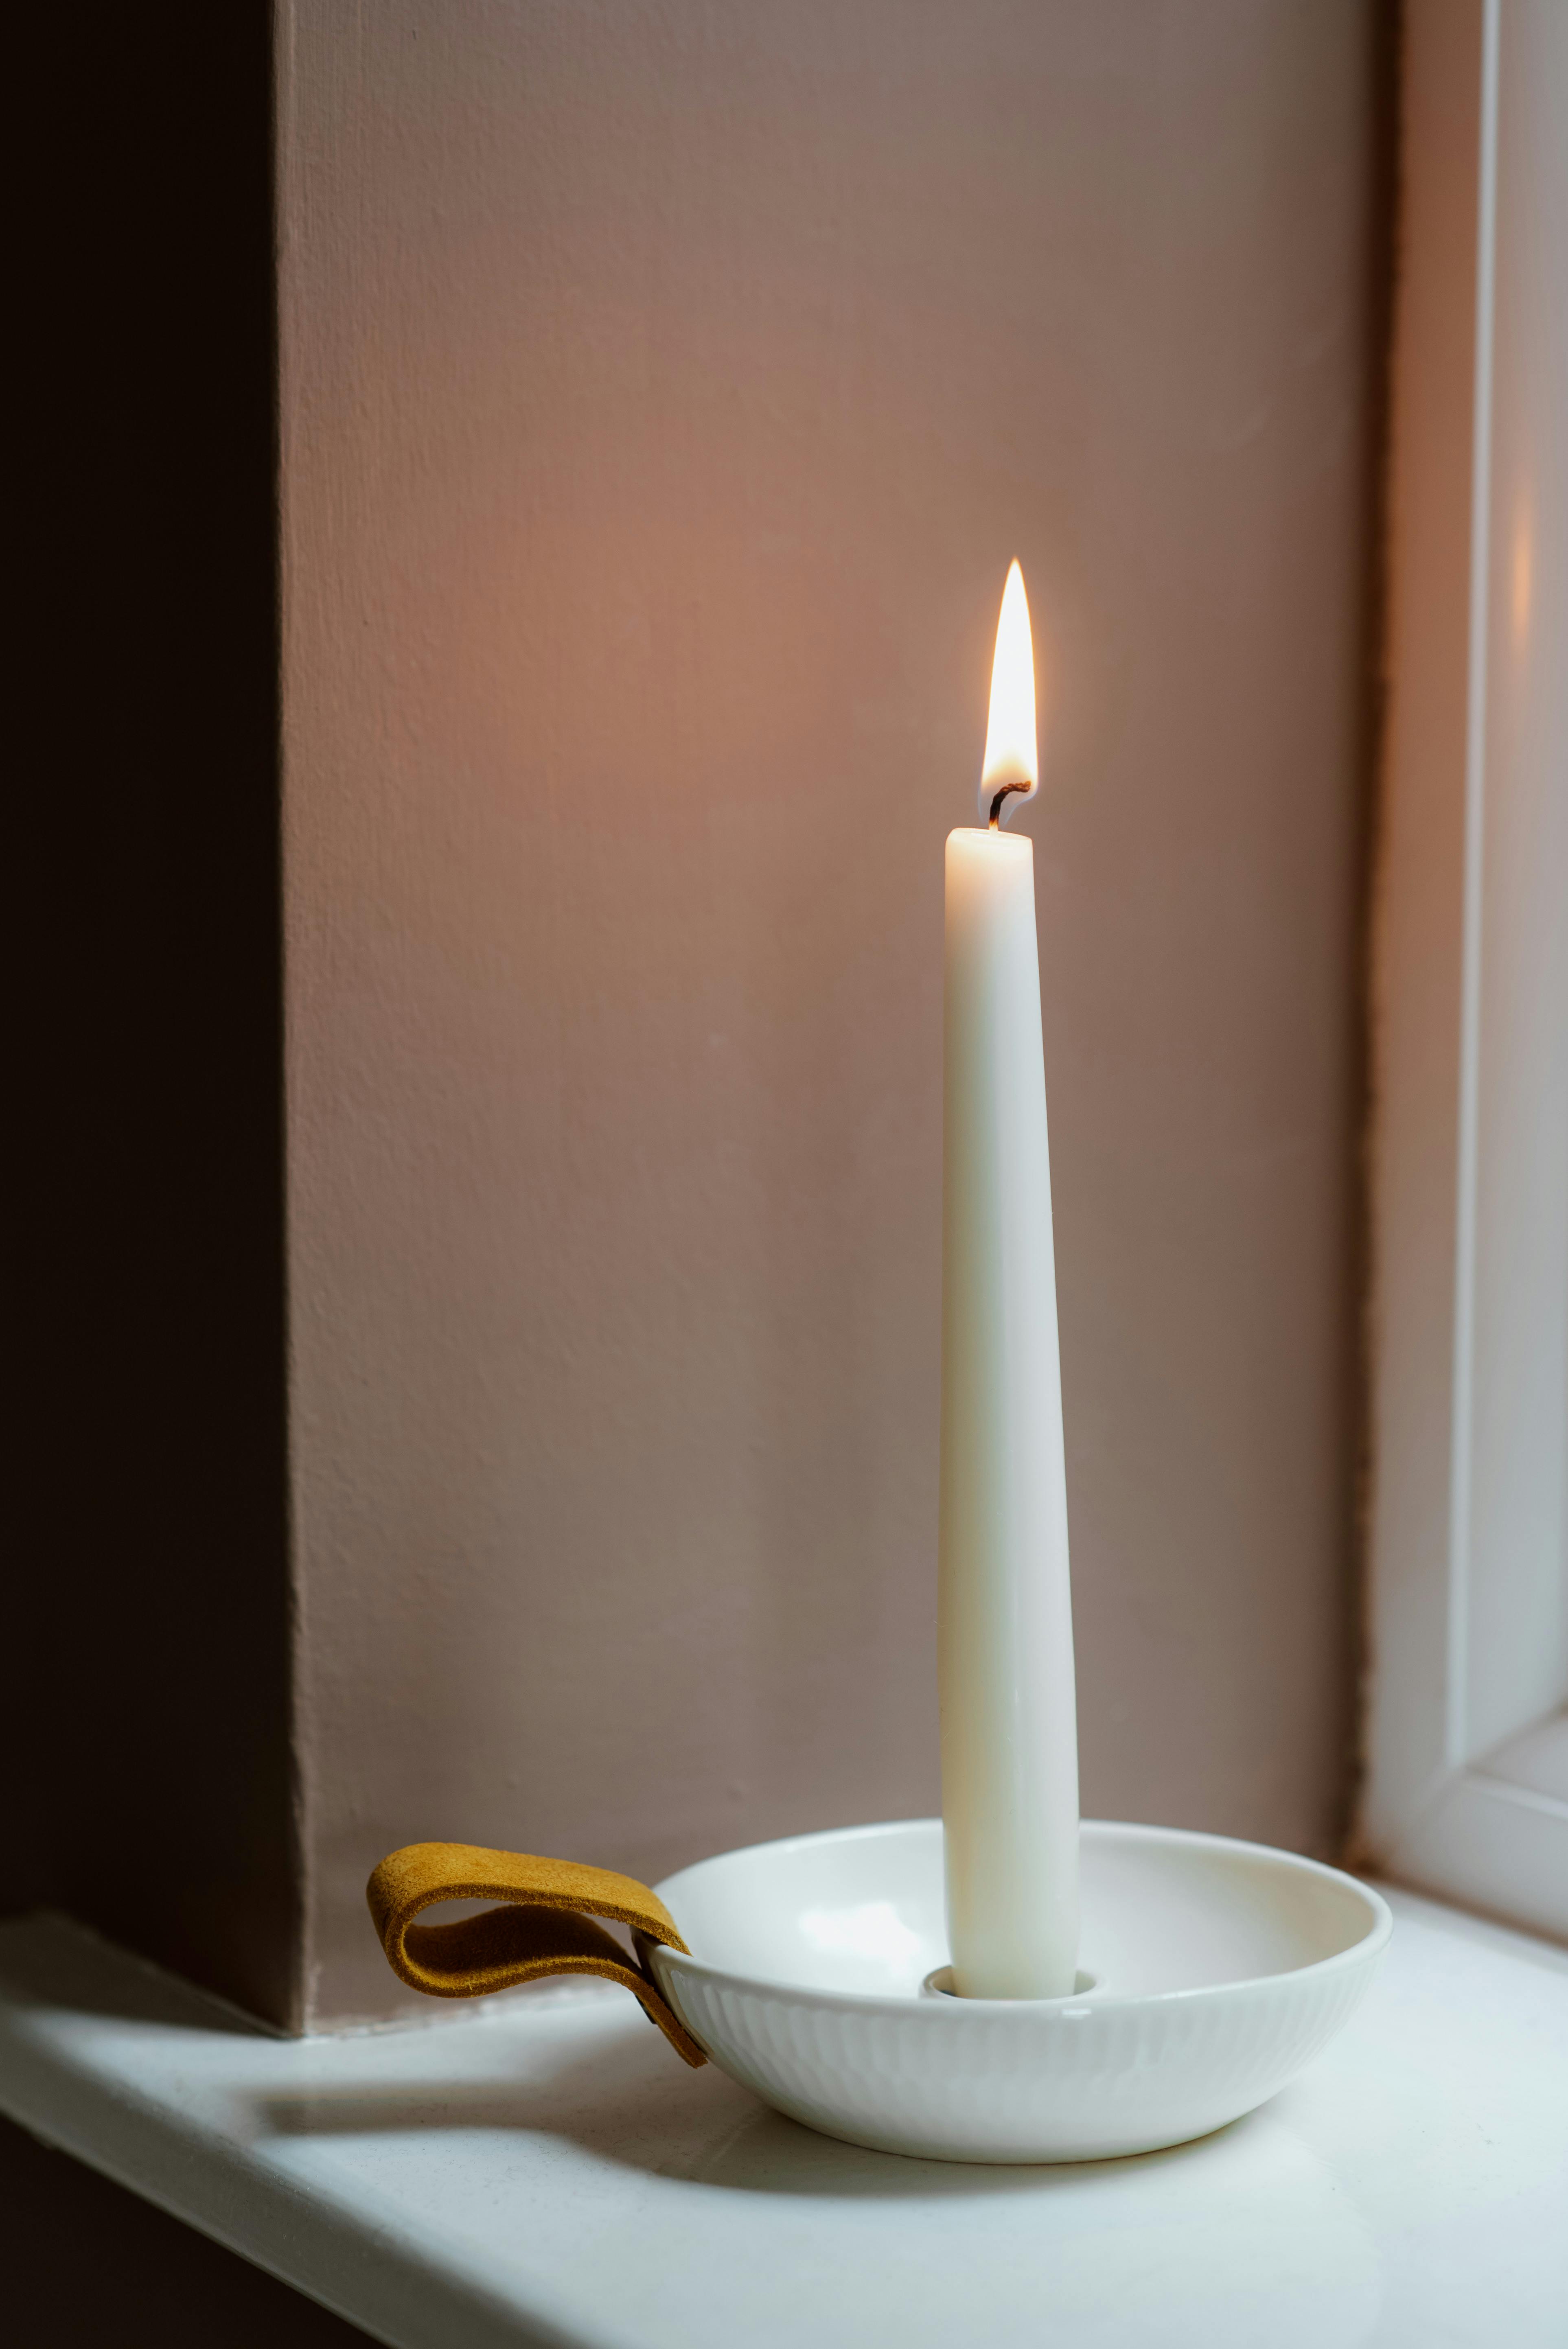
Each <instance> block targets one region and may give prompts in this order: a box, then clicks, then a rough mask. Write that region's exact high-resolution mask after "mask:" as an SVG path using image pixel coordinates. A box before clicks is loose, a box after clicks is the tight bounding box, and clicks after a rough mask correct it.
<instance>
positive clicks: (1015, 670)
mask: <svg viewBox="0 0 1568 2349" xmlns="http://www.w3.org/2000/svg"><path fill="white" fill-rule="evenodd" d="M1039 788H1040V753H1039V750H1038V747H1037V744H1036V740H1035V730H1034V640H1033V636H1031V635H1030V632H1029V598H1028V597H1027V595H1025V594H1024V592H1023V572H1022V570H1021V569H1020V568H1019V566H1018V564H1017V563H1016V562H1015V563H1014V564H1013V565H1012V569H1011V570H1010V571H1009V573H1008V574H1007V585H1006V586H1005V587H1004V588H1003V590H1002V616H1001V618H1000V619H999V620H998V622H997V624H996V658H995V660H994V661H993V662H992V670H991V718H990V721H989V723H988V724H987V726H986V730H985V760H984V763H983V765H982V766H981V771H980V812H981V822H982V823H989V822H990V821H991V811H992V804H993V802H995V799H996V795H997V793H998V792H1006V793H1007V797H1006V798H1005V799H1004V800H1003V801H1002V809H1001V821H1002V823H1006V821H1007V819H1008V817H1009V815H1010V814H1011V813H1012V810H1013V809H1014V808H1015V807H1022V806H1023V802H1024V801H1025V800H1031V799H1033V796H1034V794H1035V792H1037V791H1038V790H1039Z"/></svg>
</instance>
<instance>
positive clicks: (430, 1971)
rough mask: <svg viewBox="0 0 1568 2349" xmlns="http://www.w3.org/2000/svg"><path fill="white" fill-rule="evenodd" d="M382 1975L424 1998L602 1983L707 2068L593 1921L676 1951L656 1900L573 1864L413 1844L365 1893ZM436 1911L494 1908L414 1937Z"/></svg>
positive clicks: (642, 1977)
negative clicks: (614, 1985)
mask: <svg viewBox="0 0 1568 2349" xmlns="http://www.w3.org/2000/svg"><path fill="white" fill-rule="evenodd" d="M365 1898H366V1899H368V1900H369V1904H370V1915H371V1917H372V1919H373V1920H375V1926H376V1930H377V1932H378V1933H379V1936H380V1940H381V1947H382V1948H383V1949H384V1950H385V1951H386V1953H387V1963H388V1964H389V1966H390V1967H391V1969H392V1971H393V1972H394V1973H395V1974H397V1975H398V1976H399V1977H400V1980H401V1981H403V1982H407V1983H408V1985H409V1987H410V1990H421V1991H424V1992H427V1993H428V1995H429V1996H430V1997H431V1998H483V1997H484V1996H485V1995H486V1994H487V1993H488V1992H491V1991H493V1990H506V1989H509V1988H510V1987H511V1985H512V1984H513V1983H514V1982H537V1981H539V1980H540V1978H541V1977H542V1976H543V1975H545V1974H602V1975H603V1977H604V1979H605V1980H606V1981H607V1982H621V1983H624V1985H625V1987H626V1988H627V1989H628V1990H629V1991H630V1992H632V1993H633V1994H634V1996H636V1997H637V1998H638V1999H639V2000H640V2001H641V2002H642V2008H643V2012H644V2013H646V2014H647V2015H648V2016H649V2020H650V2021H652V2022H654V2023H658V2025H659V2029H660V2031H662V2032H663V2033H664V2035H665V2037H666V2038H667V2039H668V2040H669V2042H670V2045H671V2046H672V2047H673V2048H674V2049H675V2051H676V2053H677V2054H680V2055H683V2056H684V2057H685V2059H686V2061H687V2063H688V2064H705V2063H706V2062H707V2060H708V2059H707V2057H706V2056H705V2055H704V2054H703V2053H702V2050H701V2047H699V2046H698V2044H697V2042H696V2041H695V2040H694V2039H693V2038H692V2036H691V2033H690V2032H689V2031H687V2030H686V2029H685V2028H684V2027H683V2026H682V2024H681V2023H679V2022H678V2021H677V2019H676V2017H675V2015H674V2013H673V2012H672V2011H671V2009H670V2006H669V2005H668V2004H667V2002H666V2001H665V1999H664V1998H663V1996H662V1995H661V1993H660V1992H659V1988H658V1986H657V1984H656V1983H655V1982H654V1981H653V1979H652V1977H651V1976H650V1975H649V1974H648V1973H646V1972H644V1971H643V1970H642V1968H641V1967H640V1966H639V1965H638V1964H637V1963H635V1962H634V1961H633V1960H632V1959H630V1958H628V1956H627V1953H626V1951H624V1950H623V1949H622V1948H621V1946H620V1943H619V1942H618V1940H615V1938H614V1936H613V1935H611V1934H609V1933H607V1932H606V1931H605V1930H604V1928H603V1926H602V1925H596V1924H595V1923H594V1922H593V1921H592V1920H594V1918H596V1917H610V1918H613V1919H614V1920H616V1922H617V1923H618V1924H621V1925H630V1926H631V1927H632V1928H633V1929H634V1930H636V1931H637V1932H639V1933H641V1934H643V1935H644V1936H645V1937H646V1939H647V1940H650V1941H662V1942H665V1943H666V1944H667V1945H668V1946H669V1947H670V1949H672V1950H684V1949H685V1947H686V1944H685V1942H684V1941H683V1940H681V1938H680V1934H679V1933H678V1932H677V1931H676V1930H675V1920H674V1919H673V1918H672V1917H671V1916H670V1911H669V1909H667V1908H666V1907H665V1905H664V1903H663V1901H662V1900H660V1899H659V1896H658V1894H657V1893H653V1892H650V1891H649V1889H648V1887H647V1885H646V1884H639V1883H638V1881H637V1879H636V1878H635V1877H631V1876H617V1875H616V1874H615V1873H614V1871H613V1870H612V1869H610V1868H583V1867H579V1865H578V1864H577V1862H576V1860H570V1859H535V1858H533V1857H530V1856H529V1855H528V1854H527V1853H526V1852H520V1851H488V1850H486V1849H485V1847H484V1846H483V1845H482V1844H473V1843H410V1844H408V1845H406V1846H405V1847H404V1848H403V1849H402V1850H401V1851H394V1852H389V1854H388V1856H387V1857H386V1858H385V1859H384V1860H382V1862H381V1864H380V1866H379V1868H377V1869H376V1870H375V1872H374V1874H373V1875H372V1876H371V1878H370V1881H369V1884H368V1885H367V1886H366V1887H365ZM437 1900H497V1901H501V1902H503V1903H504V1906H503V1907H501V1908H497V1909H485V1910H484V1911H483V1913H482V1914H481V1915H479V1916H477V1917H463V1918H460V1919H459V1920H457V1922H456V1923H454V1924H450V1925H416V1924H415V1923H414V1921H413V1920H414V1919H415V1918H416V1917H417V1916H418V1915H419V1913H420V1910H421V1909H428V1908H430V1907H431V1904H432V1902H434V1901H437Z"/></svg>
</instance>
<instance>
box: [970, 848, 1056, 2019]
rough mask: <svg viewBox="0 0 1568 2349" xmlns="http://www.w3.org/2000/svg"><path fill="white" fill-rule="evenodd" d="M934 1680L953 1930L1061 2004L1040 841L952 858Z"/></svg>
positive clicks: (981, 1986) (1020, 1987)
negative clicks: (1037, 876) (1037, 875)
mask: <svg viewBox="0 0 1568 2349" xmlns="http://www.w3.org/2000/svg"><path fill="white" fill-rule="evenodd" d="M944 1064H945V1076H944V1081H945V1092H944V1160H943V1237H942V1429H941V1522H940V1600H939V1673H940V1702H941V1760H942V1818H943V1826H944V1829H945V1834H944V1847H945V1853H946V1870H947V1904H948V1931H949V1940H950V1951H951V1956H952V1963H953V1973H954V1979H955V1984H956V1987H957V1988H958V1990H959V1991H960V1992H961V1994H962V1995H964V1996H967V1997H971V1998H1060V1997H1064V1996H1066V1995H1067V1994H1068V1993H1069V1992H1071V1991H1072V1988H1073V1982H1074V1973H1075V1965H1076V1959H1077V1945H1078V1758H1077V1723H1076V1713H1075V1700H1074V1682H1073V1622H1072V1601H1071V1594H1070V1590H1069V1585H1068V1571H1067V1496H1066V1479H1065V1472H1064V1461H1063V1448H1062V1381H1061V1368H1060V1360H1059V1355H1058V1349H1057V1340H1056V1275H1055V1264H1054V1251H1053V1244H1052V1227H1051V1159H1050V1148H1049V1143H1048V1140H1047V1134H1046V1122H1045V1073H1044V1058H1043V1054H1042V1050H1041V1033H1040V973H1039V959H1038V955H1037V952H1036V947H1035V936H1034V854H1033V843H1031V842H1030V841H1029V840H1027V839H1025V838H1023V837H1022V836H1019V837H1013V836H1012V835H1010V834H1008V833H1002V832H981V831H960V832H954V833H950V835H949V837H948V843H947V948H946V980H945V1015H944Z"/></svg>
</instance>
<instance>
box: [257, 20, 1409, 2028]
mask: <svg viewBox="0 0 1568 2349" xmlns="http://www.w3.org/2000/svg"><path fill="white" fill-rule="evenodd" d="M280 23H281V55H280V60H279V71H280V93H281V94H280V119H279V139H280V190H279V205H280V222H281V238H282V246H281V254H282V258H281V269H282V295H281V301H282V337H283V400H282V433H283V475H282V481H283V523H284V609H285V656H284V678H285V791H284V812H285V872H286V968H287V978H286V989H287V1026H288V1041H287V1085H288V1121H289V1166H288V1174H289V1213H290V1228H291V1238H290V1250H291V1254H290V1276H289V1280H290V1313H291V1348H292V1363H291V1402H292V1423H291V1441H292V1450H293V1480H294V1485H293V1508H294V1539H295V1544H296V1576H297V1586H298V1614H297V1650H296V1706H297V1714H298V1733H299V1739H300V1747H299V1770H300V1800H301V1813H300V1816H301V1831H302V1835H303V1839H304V1855H305V1866H306V1909H307V1924H306V1965H307V1982H308V2012H309V2013H310V2015H311V2016H312V2017H313V2018H314V2019H315V2020H317V2021H324V2020H329V2019H332V2018H335V2017H340V2016H344V2015H348V2014H359V2013H379V2012H384V2011H388V2010H389V2009H391V2008H392V2007H393V2006H394V2005H395V2004H396V2002H397V1985H396V1984H395V1983H394V1982H393V1981H392V1978H391V1976H390V1975H389V1973H388V1971H387V1970H386V1968H385V1966H384V1964H383V1963H382V1961H381V1959H380V1957H379V1952H378V1951H377V1949H376V1946H375V1943H374V1940H373V1939H372V1937H371V1935H370V1932H369V1926H368V1923H367V1920H366V1917H365V1913H364V1909H363V1903H362V1894H361V1887H362V1884H363V1880H364V1877H365V1875H366V1873H367V1871H368V1870H369V1867H370V1865H371V1864H372V1863H373V1861H374V1860H375V1859H376V1858H377V1857H379V1855H380V1854H381V1853H382V1852H383V1851H384V1850H386V1849H388V1848H389V1847H391V1846H393V1845H395V1844H398V1843H403V1842H408V1841H411V1840H414V1839H416V1838H420V1837H434V1836H450V1837H462V1838H468V1839H472V1840H475V1841H479V1842H496V1843H505V1844H512V1845H515V1846H520V1847H524V1848H532V1849H536V1850H545V1851H553V1852H560V1853H564V1854H567V1855H570V1856H573V1857H583V1858H591V1859H596V1860H601V1861H605V1862H608V1863H611V1864H614V1865H618V1866H621V1867H625V1868H630V1869H632V1870H634V1871H636V1872H637V1873H639V1874H647V1875H657V1874H658V1873H659V1872H661V1871H663V1870H666V1869H668V1868H671V1867H673V1866H676V1865H678V1864H680V1863H681V1862H683V1861H685V1860H688V1859H690V1858H692V1857H696V1856H698V1855H699V1854H701V1853H702V1852H705V1851H708V1850H711V1849H714V1848H718V1847H723V1846H725V1845H728V1844H732V1843H734V1842H737V1841H744V1840H749V1839H753V1838H756V1837H765V1836H769V1835H774V1834H780V1833H784V1832H786V1831H788V1830H791V1829H797V1828H806V1827H814V1826H826V1825H830V1824H833V1823H836V1822H841V1821H847V1820H853V1819H857V1818H875V1817H879V1816H894V1815H899V1814H910V1813H918V1812H922V1811H926V1810H929V1809H930V1808H931V1807H933V1806H935V1804H936V1802H937V1798H938V1795H937V1775H936V1737H935V1719H934V1657H933V1614H934V1591H933V1580H934V1527H935V1508H936V1432H937V1371H938V1334H939V1332H938V1306H939V1260H938V1250H939V1223H940V1099H939V1082H940V999H939V962H940V875H941V851H942V840H943V836H944V834H945V833H946V832H947V831H948V829H949V828H950V826H951V825H952V824H954V823H965V822H968V821H971V810H972V803H973V790H974V780H975V774H976V771H977V764H978V761H979V757H980V752H981V740H982V736H983V730H984V704H985V691H986V683H987V678H988V672H989V658H990V649H991V636H992V629H993V627H994V623H995V616H996V606H997V600H998V597H999V595H1000V592H1001V586H1002V576H1003V574H1004V572H1005V569H1006V565H1007V562H1008V559H1009V557H1010V556H1011V555H1012V554H1018V555H1019V556H1020V557H1021V558H1022V560H1023V565H1024V569H1025V573H1026V575H1027V577H1028V581H1029V585H1030V591H1031V596H1032V600H1033V611H1034V618H1035V627H1036V636H1037V643H1038V646H1039V653H1040V667H1041V673H1042V688H1043V700H1044V730H1045V740H1046V746H1047V755H1048V762H1049V763H1048V775H1047V784H1046V788H1045V790H1044V792H1043V793H1042V794H1041V797H1040V800H1039V802H1037V804H1036V805H1035V807H1034V808H1033V809H1032V810H1031V811H1030V812H1029V814H1028V815H1027V816H1026V818H1025V819H1024V822H1025V823H1026V824H1027V827H1028V828H1029V829H1030V830H1031V831H1032V832H1033V836H1034V839H1035V843H1036V857H1037V870H1038V883H1039V918H1040V930H1041V941H1042V965H1043V970H1042V978H1043V988H1044V1029H1045V1050H1046V1063H1047V1078H1048V1086H1049V1092H1050V1102H1051V1116H1052V1131H1053V1144H1054V1165H1055V1201H1056V1228H1057V1242H1058V1250H1059V1279H1060V1290H1061V1301H1062V1316H1063V1351H1064V1382H1065V1392H1066V1413H1067V1443H1068V1466H1069V1476H1070V1506H1071V1513H1072V1523H1073V1535H1074V1557H1075V1590H1076V1607H1077V1620H1078V1643H1079V1644H1078V1657H1079V1688H1080V1714H1081V1721H1082V1728H1083V1776H1084V1791H1085V1806H1086V1807H1087V1808H1089V1809H1090V1810H1092V1811H1095V1812H1097V1813H1101V1814H1110V1815H1114V1816H1117V1815H1119V1816H1134V1817H1145V1818H1156V1819H1164V1820H1174V1821H1178V1822H1181V1823H1186V1824H1194V1825H1200V1826H1210V1827H1214V1828H1219V1829H1224V1830H1228V1831H1231V1832H1236V1833H1240V1834H1243V1835H1253V1836H1260V1837H1269V1838H1272V1839H1275V1840H1278V1841H1280V1842H1282V1843H1286V1844H1291V1845H1294V1846H1297V1847H1304V1848H1309V1849H1312V1850H1315V1851H1320V1852H1323V1851H1328V1850H1330V1849H1332V1848H1334V1847H1335V1845H1336V1841H1337V1838H1338V1837H1339V1835H1340V1833H1341V1830H1342V1825H1343V1820H1344V1817H1345V1806H1346V1802H1347V1797H1348V1792H1349V1778H1350V1768H1351V1737H1352V1729H1351V1723H1352V1711H1353V1686H1352V1683H1353V1664H1352V1642H1351V1632H1350V1589H1351V1566H1352V1548H1353V1519H1354V1506H1353V1489H1354V1472H1355V1458H1354V1453H1355V1436H1354V1430H1355V1393H1354V1377H1355V1367H1354V1366H1355V1141H1356V1131H1357V1119H1358V1082H1359V1078H1358V1061H1357V1047H1356V1042H1355V1034H1356V985H1357V968H1358V946H1357V939H1358V905H1359V892H1360V885H1361V884H1360V874H1361V847H1360V839H1361V830H1362V808H1363V805H1364V800H1365V790H1364V784H1365V776H1366V766H1367V750H1368V734H1369V722H1368V719H1369V695H1368V689H1367V684H1366V670H1367V660H1366V646H1367V641H1368V636H1369V626H1368V612H1369V588H1370V581H1369V573H1368V562H1367V552H1366V550H1367V547H1368V544H1369V543H1370V541H1371V536H1372V515H1373V490H1372V482H1373V474H1374V455H1375V440H1376V418H1377V413H1378V406H1379V367H1380V363H1381V359H1380V354H1381V312H1380V306H1379V305H1380V299H1381V285H1380V275H1379V255H1380V252H1381V240H1382V237H1383V235H1384V233H1385V222H1386V212H1385V209H1384V203H1383V196H1384V192H1385V191H1384V189H1383V168H1384V159H1383V134H1382V131H1381V129H1380V122H1381V119H1382V118H1381V114H1380V106H1381V97H1380V90H1381V79H1380V77H1381V75H1382V72H1383V65H1382V57H1381V44H1382V35H1381V32H1380V29H1379V28H1380V25H1381V16H1380V14H1379V13H1378V12H1376V11H1375V10H1372V9H1370V8H1369V7H1368V6H1366V5H1351V0H1344V5H1341V0H1293V5H1285V0H1269V5H1259V0H1235V5H1230V0H1203V5H1174V0H1172V5H1153V0H1151V4H1150V5H1117V6H1114V7H1108V8H1094V9H1086V8H1084V7H1082V6H1080V5H1067V4H1066V0H1062V5H1040V0H1027V5H1025V4H1024V0H1018V5H1004V0H980V4H979V5H970V6H967V7H964V8H957V7H952V6H940V7H939V6H929V5H919V6H910V5H906V0H897V4H896V0H857V5H855V6H853V7H845V6H844V5H841V0H774V5H770V6H768V7H766V8H759V7H753V6H745V5H732V6H713V5H698V0H657V5H655V4H654V0H618V5H584V0H569V5H549V0H511V5H496V0H444V5H437V0H385V5H380V6H379V7H378V8H376V9H374V10H369V11H358V12H350V11H348V10H345V9H343V8H341V7H339V6H337V5H331V0H294V5H291V6H286V8H285V10H284V13H283V16H282V18H281V20H280Z"/></svg>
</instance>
